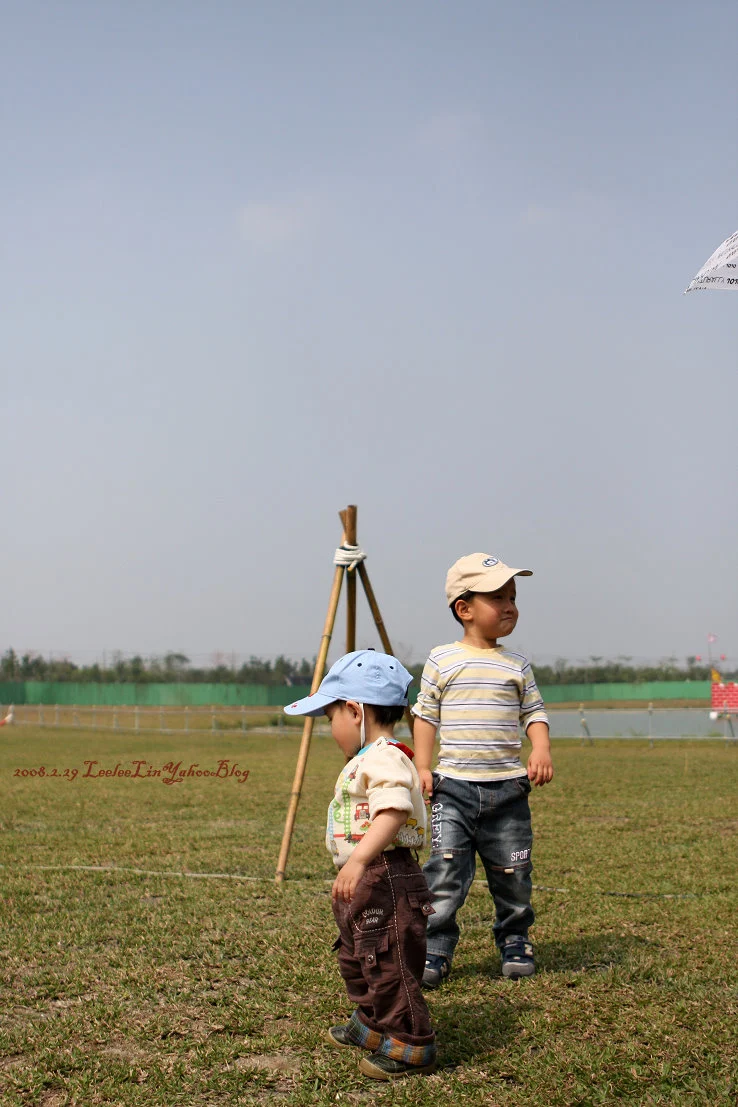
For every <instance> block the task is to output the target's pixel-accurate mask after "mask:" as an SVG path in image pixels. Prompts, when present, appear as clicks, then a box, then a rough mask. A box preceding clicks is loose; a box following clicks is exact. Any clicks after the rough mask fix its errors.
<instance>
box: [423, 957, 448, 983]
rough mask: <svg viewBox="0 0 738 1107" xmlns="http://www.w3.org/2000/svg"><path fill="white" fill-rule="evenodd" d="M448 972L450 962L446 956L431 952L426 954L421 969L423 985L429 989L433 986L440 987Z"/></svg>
mask: <svg viewBox="0 0 738 1107" xmlns="http://www.w3.org/2000/svg"><path fill="white" fill-rule="evenodd" d="M450 972H451V964H450V962H449V960H448V958H447V957H439V956H436V955H435V954H433V953H430V954H428V956H427V957H426V959H425V968H424V969H423V987H424V988H428V989H430V990H431V991H432V990H433V989H434V988H440V986H441V984H443V982H444V980H445V979H446V977H447V976H448V974H449V973H450Z"/></svg>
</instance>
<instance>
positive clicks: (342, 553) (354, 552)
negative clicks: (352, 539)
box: [333, 542, 366, 572]
mask: <svg viewBox="0 0 738 1107" xmlns="http://www.w3.org/2000/svg"><path fill="white" fill-rule="evenodd" d="M362 561H366V554H365V553H364V551H363V550H362V548H361V546H352V545H350V544H349V543H348V542H344V544H343V545H342V546H339V547H338V549H337V550H336V552H335V554H334V556H333V564H334V565H343V566H344V567H345V568H346V569H348V571H349V572H351V570H352V569H355V568H356V566H357V565H359V564H360V563H361V562H362Z"/></svg>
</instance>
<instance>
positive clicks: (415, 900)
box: [407, 892, 436, 916]
mask: <svg viewBox="0 0 738 1107" xmlns="http://www.w3.org/2000/svg"><path fill="white" fill-rule="evenodd" d="M407 902H408V903H409V904H410V906H411V907H416V908H418V909H419V910H420V911H422V912H423V914H424V915H426V916H428V915H435V913H436V909H435V907H434V906H433V904H432V903H431V897H430V892H408V893H407Z"/></svg>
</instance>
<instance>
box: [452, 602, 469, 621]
mask: <svg viewBox="0 0 738 1107" xmlns="http://www.w3.org/2000/svg"><path fill="white" fill-rule="evenodd" d="M454 611H455V612H456V614H457V615H458V616H459V618H460V619H463V620H464V622H468V621H469V619H471V617H472V613H471V609H470V607H469V601H468V600H465V599H464V598H463V597H459V599H458V600H457V601H456V603H455V604H454Z"/></svg>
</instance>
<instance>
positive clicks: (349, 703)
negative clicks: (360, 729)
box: [344, 700, 361, 726]
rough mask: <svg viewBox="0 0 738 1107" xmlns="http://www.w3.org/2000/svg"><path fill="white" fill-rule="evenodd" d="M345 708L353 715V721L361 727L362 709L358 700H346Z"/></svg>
mask: <svg viewBox="0 0 738 1107" xmlns="http://www.w3.org/2000/svg"><path fill="white" fill-rule="evenodd" d="M344 707H345V708H346V710H347V711H348V712H349V714H350V715H351V721H352V722H353V723H356V724H357V726H361V707H360V706H359V704H358V703H357V702H356V700H346V702H345V704H344Z"/></svg>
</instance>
